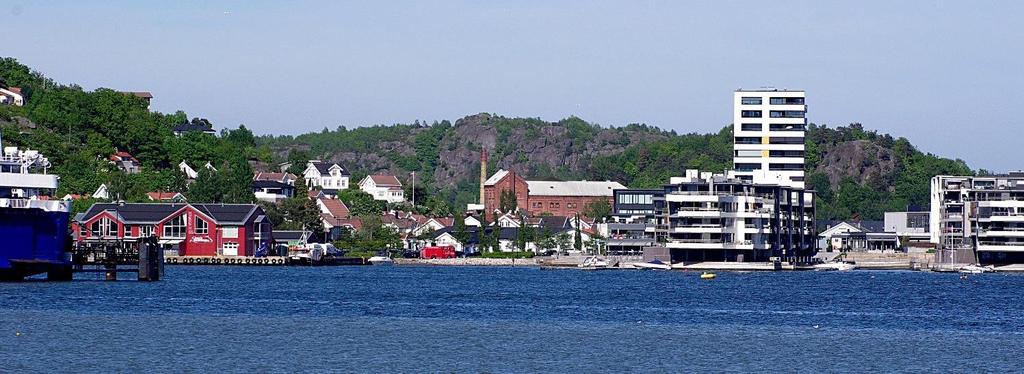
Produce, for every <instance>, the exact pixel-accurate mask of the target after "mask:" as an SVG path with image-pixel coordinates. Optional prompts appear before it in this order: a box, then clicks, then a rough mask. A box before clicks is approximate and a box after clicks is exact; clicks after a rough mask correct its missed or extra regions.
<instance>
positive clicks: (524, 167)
mask: <svg viewBox="0 0 1024 374" xmlns="http://www.w3.org/2000/svg"><path fill="white" fill-rule="evenodd" d="M257 143H258V144H261V145H267V146H270V148H271V149H272V150H273V152H274V155H275V156H276V157H277V158H281V159H286V158H287V159H291V160H293V161H301V160H303V159H307V158H310V157H313V158H321V159H326V160H332V161H339V162H343V163H345V164H346V165H348V166H349V167H350V168H352V169H353V170H356V171H357V174H359V175H365V174H366V173H374V172H383V171H387V172H390V173H395V174H396V175H399V176H404V177H406V178H405V179H406V180H407V179H408V172H411V171H416V172H417V178H418V180H419V181H418V185H417V186H422V187H423V190H421V191H418V193H420V194H423V195H424V196H431V197H432V198H435V199H437V198H440V199H443V200H445V201H448V202H450V203H456V204H458V205H456V206H462V204H464V203H466V202H472V201H474V200H475V199H476V195H477V192H476V191H477V188H478V186H479V184H478V183H479V181H478V180H477V179H478V173H479V169H478V168H479V162H478V160H479V153H480V150H481V149H486V150H487V151H488V152H489V153H490V155H491V157H490V165H489V170H492V171H493V170H496V169H497V168H499V167H500V168H505V169H512V170H516V171H517V172H519V173H521V174H523V175H526V176H528V177H529V178H531V179H563V180H566V179H589V180H616V181H620V182H622V183H624V184H626V185H628V186H630V187H634V188H647V187H658V186H660V185H661V184H663V183H665V182H667V181H668V178H669V177H671V176H678V175H681V174H682V172H683V170H685V169H689V168H696V169H701V170H707V171H715V172H721V171H724V170H726V169H729V168H731V166H732V128H731V126H725V127H723V128H722V129H721V130H719V131H718V132H717V133H711V134H697V133H691V134H677V133H675V132H674V131H664V130H661V129H658V128H655V127H650V126H646V125H639V124H631V125H627V126H624V127H610V128H609V127H601V126H597V125H594V124H591V123H587V122H586V121H584V120H582V119H579V118H575V117H571V118H567V119H564V120H561V121H558V122H544V121H541V120H539V119H533V118H507V117H501V116H495V115H490V114H486V113H483V114H477V115H473V116H468V117H465V118H463V119H460V120H458V121H456V122H455V123H454V124H451V123H449V122H448V121H442V122H436V123H433V124H429V125H428V124H424V123H418V122H417V123H413V124H411V125H394V126H376V127H362V128H355V129H346V128H343V127H342V128H338V129H336V130H328V129H324V130H323V131H321V132H319V133H309V134H304V135H300V136H296V137H291V136H277V137H271V136H267V137H259V138H258V139H257ZM807 171H808V185H809V186H812V187H813V188H815V189H816V190H818V192H819V194H820V204H819V206H818V213H819V218H821V219H846V218H850V217H851V216H853V215H854V214H859V215H860V216H861V217H862V218H864V219H881V217H882V213H883V212H885V211H886V210H901V209H906V208H907V206H908V205H926V204H928V183H929V179H930V178H931V177H932V176H934V175H937V174H972V173H973V171H972V170H971V169H970V168H969V167H968V166H967V165H966V164H965V163H964V162H963V161H961V160H950V159H945V158H941V157H937V156H935V155H931V154H925V153H922V152H921V151H919V150H917V149H916V148H914V146H913V145H912V144H910V142H909V141H908V140H907V139H904V138H898V139H897V138H893V137H892V136H890V135H885V134H878V133H877V132H874V131H867V130H864V128H863V126H862V125H861V124H857V123H855V124H850V125H848V126H840V127H835V128H831V127H827V126H818V125H814V124H812V125H811V126H810V127H809V128H808V132H807ZM418 189H419V188H418ZM435 191H438V192H439V193H438V194H436V195H435V194H434V192H435Z"/></svg>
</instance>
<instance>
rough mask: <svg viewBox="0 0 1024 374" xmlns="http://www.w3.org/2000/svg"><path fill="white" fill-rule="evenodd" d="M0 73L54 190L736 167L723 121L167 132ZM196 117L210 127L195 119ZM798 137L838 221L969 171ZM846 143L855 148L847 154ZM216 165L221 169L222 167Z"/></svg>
mask: <svg viewBox="0 0 1024 374" xmlns="http://www.w3.org/2000/svg"><path fill="white" fill-rule="evenodd" d="M0 81H3V82H4V83H5V84H7V85H10V86H18V87H21V88H22V93H24V94H25V96H26V105H25V106H24V107H12V106H0V124H2V125H0V131H3V138H4V143H5V145H14V146H21V147H26V146H27V147H31V148H33V149H36V150H39V151H41V152H42V153H44V154H45V155H47V156H48V157H49V158H50V160H51V162H52V163H53V167H52V168H51V169H50V171H51V172H54V173H57V174H60V175H61V187H60V189H59V190H58V192H57V194H58V195H63V194H65V193H76V194H87V193H90V192H92V191H94V190H95V189H96V187H97V186H98V185H99V184H100V183H108V184H109V185H114V186H115V187H114V190H116V191H119V192H120V193H121V195H122V196H127V197H128V198H130V199H137V198H139V191H142V190H150V191H153V190H158V189H171V188H172V187H166V188H165V187H164V186H174V187H173V188H179V187H180V186H181V184H180V183H178V182H176V181H172V182H173V183H170V182H165V181H162V182H150V181H149V180H150V179H153V178H159V179H161V180H164V179H163V178H164V176H165V175H166V174H165V172H167V171H171V170H176V165H177V163H179V162H181V161H182V160H184V161H186V162H188V163H189V164H190V165H193V166H197V167H198V166H200V165H204V164H205V163H206V162H210V163H211V164H212V165H214V166H217V168H218V169H222V171H226V172H227V173H226V174H227V176H225V177H223V178H225V179H224V180H223V181H218V180H216V179H217V178H214V177H212V176H210V175H207V176H205V177H204V180H210V181H211V182H212V183H214V184H216V183H223V187H224V188H233V189H234V190H232V191H229V192H227V193H223V194H218V193H214V192H213V191H212V189H207V190H205V191H204V188H205V187H198V186H196V187H193V188H194V189H196V191H189V192H190V194H188V195H189V196H188V197H189V199H190V200H191V201H201V200H197V199H202V200H206V199H211V200H209V201H215V200H219V201H251V197H250V196H249V195H251V194H250V193H248V192H246V191H245V190H246V189H247V184H243V183H241V181H242V178H241V177H240V175H241V174H244V173H243V172H246V171H247V169H248V166H243V165H242V164H244V163H247V162H249V161H254V162H255V161H259V162H263V163H272V162H281V161H289V162H292V166H291V168H290V169H288V170H289V171H290V172H292V173H296V174H299V173H301V172H302V170H303V168H304V167H305V163H306V161H308V160H309V159H326V158H328V157H329V156H335V155H338V154H341V153H344V154H346V155H347V157H349V158H348V159H350V160H358V161H354V162H353V163H352V164H350V165H347V166H348V167H350V168H352V169H353V170H352V172H353V174H354V175H359V174H363V175H365V174H366V173H369V172H371V171H373V170H384V169H387V170H389V171H391V172H393V173H396V174H400V173H408V172H415V173H416V176H417V183H416V187H417V191H410V192H409V196H412V194H413V193H415V194H416V196H417V199H416V201H417V202H418V203H420V205H424V207H425V208H426V211H428V212H433V213H434V214H443V213H445V212H451V210H452V209H451V207H460V206H465V205H464V204H466V203H472V202H476V201H477V199H479V195H478V191H479V181H478V179H477V175H476V174H475V173H473V172H472V171H473V170H472V169H474V168H475V165H473V166H472V167H467V166H468V165H470V164H475V163H476V157H478V155H479V154H480V151H482V150H486V151H488V152H489V154H490V164H489V165H488V168H489V169H490V170H497V168H498V167H501V168H506V169H515V170H516V171H517V172H520V173H523V174H524V175H529V176H530V177H531V178H537V179H561V180H570V179H586V180H614V181H619V182H622V183H624V184H626V185H628V186H630V187H633V188H658V187H660V186H661V185H663V184H664V183H665V182H666V181H668V179H669V178H670V177H673V176H678V175H680V173H682V171H683V170H685V169H701V170H704V171H710V172H722V171H724V170H727V169H731V168H732V157H733V150H732V142H733V134H732V126H731V125H728V126H723V127H722V128H721V129H720V130H718V131H716V132H712V133H708V134H699V133H689V134H677V133H676V132H675V131H664V130H661V129H658V128H656V127H653V126H647V125H643V124H630V125H627V126H622V127H605V126H600V125H597V124H594V123H589V122H586V121H584V120H583V119H580V118H577V117H570V118H566V119H563V120H560V121H557V122H546V121H543V120H540V119H538V118H508V117H502V116H498V115H492V114H487V113H481V114H477V115H472V116H468V117H465V118H463V119H460V120H459V121H456V122H455V123H454V124H452V123H450V122H448V121H440V122H434V123H431V124H427V123H425V122H421V121H415V122H414V123H412V124H395V125H387V126H386V125H378V126H367V127H358V128H351V129H350V128H346V127H343V126H341V127H338V128H336V129H334V130H328V129H324V131H317V132H310V133H307V134H303V135H298V136H259V137H257V136H255V135H254V134H253V133H252V132H251V131H249V130H248V129H247V128H245V126H239V128H237V129H235V130H222V131H221V132H220V134H219V135H218V136H214V135H209V134H203V133H188V134H184V135H183V136H180V137H178V136H174V134H173V133H172V129H173V127H174V126H175V125H177V124H180V123H183V122H186V121H189V120H188V118H189V117H188V115H187V114H186V113H184V112H182V111H177V112H175V113H173V114H164V113H159V112H152V111H150V110H149V109H148V107H147V103H146V101H145V100H143V99H141V98H139V97H136V96H134V95H131V94H126V93H122V92H118V91H116V90H111V89H97V90H95V91H91V92H90V91H85V90H83V89H82V88H81V87H79V86H75V85H63V84H58V83H56V82H54V81H52V80H51V79H49V78H46V77H45V76H43V75H42V74H40V73H38V72H35V71H32V70H31V69H29V68H28V67H26V66H24V65H22V64H20V63H18V62H17V61H16V60H14V59H12V58H0ZM14 118H26V119H27V120H28V121H29V122H31V123H32V124H33V126H25V127H27V128H23V127H22V126H19V125H17V124H14V122H13V121H12V120H13V119H14ZM192 121H193V122H196V123H202V124H208V123H209V121H206V120H203V119H201V118H193V119H192ZM211 125H212V124H211ZM705 125H706V124H705ZM805 142H806V172H807V182H808V186H811V187H813V188H814V189H815V190H817V192H818V193H819V199H818V204H819V205H818V218H821V219H846V218H849V217H851V216H852V215H853V214H860V215H861V216H862V217H863V218H865V219H880V218H881V214H882V212H883V211H885V210H898V209H905V208H906V206H907V205H923V204H926V203H927V202H928V199H929V196H928V188H929V187H928V183H929V179H930V178H931V177H932V176H934V175H938V174H973V173H974V172H973V170H971V169H970V168H969V167H968V166H967V164H966V163H964V162H963V161H962V160H958V159H946V158H941V157H938V156H935V155H932V154H928V153H924V152H921V151H920V150H918V149H916V148H915V147H914V146H913V145H912V144H911V143H910V142H909V141H908V140H907V139H904V138H894V137H892V136H890V135H886V134H879V133H877V132H874V131H870V130H867V129H865V127H864V126H863V125H861V124H859V123H852V124H849V125H847V126H838V127H834V128H830V127H828V126H826V125H816V124H810V125H809V126H808V131H807V133H806V136H805ZM851 144H856V145H862V146H859V147H849V145H851ZM850 149H853V151H849V150H850ZM115 151H125V152H129V153H131V154H133V155H134V156H135V157H137V158H138V159H139V160H140V161H141V162H142V164H143V170H144V173H143V175H142V176H127V177H126V176H117V174H118V173H119V172H117V171H114V170H110V168H109V165H107V163H106V157H107V156H108V155H110V154H112V153H114V152H115ZM848 151H849V152H855V153H854V154H846V153H844V152H848ZM856 152H859V153H856ZM852 156H857V159H858V160H863V162H859V164H858V165H857V167H855V168H853V167H844V166H842V165H840V164H841V161H842V160H850V159H851V158H852ZM225 164H229V166H228V167H227V168H222V166H223V165H225ZM882 165H884V166H885V167H881V166H882ZM197 170H198V168H197ZM862 170H867V171H871V173H862V174H870V175H871V176H870V177H863V175H860V174H858V173H860V172H861V171H862ZM146 171H153V172H156V174H146ZM236 174H237V175H236ZM249 177H250V178H251V175H250V176H249ZM211 178H213V179H211ZM243 186H245V187H244V188H243ZM410 187H411V186H410ZM192 192H195V193H196V194H198V195H196V196H193V195H191V193H192ZM343 194H344V193H343ZM345 198H346V199H348V201H346V203H347V204H349V205H350V208H354V210H355V211H358V212H359V214H366V213H370V212H374V211H379V210H382V209H383V205H382V204H381V205H377V204H375V203H372V202H369V201H366V199H364V198H361V197H358V196H346V197H345ZM421 201H424V202H421ZM501 202H502V204H501V206H500V208H501V209H502V210H503V211H506V212H507V211H513V210H515V208H517V207H516V203H515V201H514V197H511V196H502V199H501ZM591 208H600V209H593V210H591V211H589V212H587V216H593V217H595V218H597V217H599V216H602V213H603V212H604V211H605V209H604V208H605V207H591Z"/></svg>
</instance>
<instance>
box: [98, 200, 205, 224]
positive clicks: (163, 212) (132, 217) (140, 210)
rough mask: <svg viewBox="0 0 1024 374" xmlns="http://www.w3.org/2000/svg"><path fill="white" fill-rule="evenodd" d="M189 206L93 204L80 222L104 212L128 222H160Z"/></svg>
mask: <svg viewBox="0 0 1024 374" xmlns="http://www.w3.org/2000/svg"><path fill="white" fill-rule="evenodd" d="M185 205H187V204H124V205H118V204H93V206H91V207H89V209H88V210H86V211H85V213H84V214H83V215H82V217H81V220H80V221H83V222H84V221H88V220H89V219H90V218H92V217H95V216H96V215H97V214H100V213H102V212H104V211H108V210H109V211H111V212H113V213H114V214H115V215H118V216H120V217H121V218H123V219H124V220H125V221H126V222H153V223H156V222H159V221H161V220H163V219H164V218H167V216H169V215H171V214H172V213H174V212H176V211H178V209H181V208H182V207H184V206H185Z"/></svg>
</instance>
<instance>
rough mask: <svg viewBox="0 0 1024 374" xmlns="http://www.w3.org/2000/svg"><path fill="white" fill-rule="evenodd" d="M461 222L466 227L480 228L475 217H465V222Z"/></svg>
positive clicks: (478, 220)
mask: <svg viewBox="0 0 1024 374" xmlns="http://www.w3.org/2000/svg"><path fill="white" fill-rule="evenodd" d="M463 222H465V223H466V226H473V227H480V226H481V223H480V219H479V218H476V217H475V216H467V217H466V220H465V221H463Z"/></svg>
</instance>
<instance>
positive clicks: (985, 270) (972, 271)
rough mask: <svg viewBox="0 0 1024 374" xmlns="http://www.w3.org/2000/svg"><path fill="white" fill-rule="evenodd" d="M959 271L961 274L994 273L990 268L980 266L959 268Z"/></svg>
mask: <svg viewBox="0 0 1024 374" xmlns="http://www.w3.org/2000/svg"><path fill="white" fill-rule="evenodd" d="M957 271H959V272H960V273H961V274H982V273H988V272H992V271H995V269H994V268H993V267H991V266H980V265H966V266H962V267H960V269H959V270H957Z"/></svg>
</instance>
